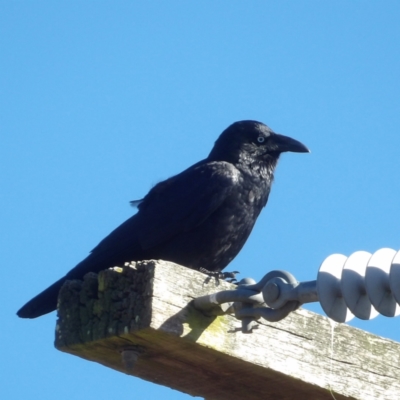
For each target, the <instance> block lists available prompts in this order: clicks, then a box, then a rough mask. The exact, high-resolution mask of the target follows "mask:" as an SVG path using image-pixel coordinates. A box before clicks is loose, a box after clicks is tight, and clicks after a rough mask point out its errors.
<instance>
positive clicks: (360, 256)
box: [340, 251, 379, 320]
mask: <svg viewBox="0 0 400 400" xmlns="http://www.w3.org/2000/svg"><path fill="white" fill-rule="evenodd" d="M370 258H371V253H368V252H366V251H356V252H355V253H353V254H352V255H351V256H350V257H349V258H348V259H347V260H346V263H345V264H344V267H343V271H342V279H341V282H340V285H341V288H342V295H343V298H344V301H345V302H346V304H347V306H348V307H349V309H350V311H351V312H352V313H353V314H354V315H355V316H356V317H357V318H360V319H364V320H368V319H372V318H375V317H376V316H377V315H378V314H379V313H378V311H376V310H375V308H374V307H373V306H372V303H371V301H370V299H369V297H368V295H367V291H366V288H365V271H366V269H367V264H368V261H369V259H370Z"/></svg>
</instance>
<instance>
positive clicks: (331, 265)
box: [317, 254, 354, 322]
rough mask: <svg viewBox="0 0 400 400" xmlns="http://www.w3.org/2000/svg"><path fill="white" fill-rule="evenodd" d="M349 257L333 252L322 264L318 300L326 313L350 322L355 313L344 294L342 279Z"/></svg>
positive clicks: (335, 319) (318, 284) (318, 282)
mask: <svg viewBox="0 0 400 400" xmlns="http://www.w3.org/2000/svg"><path fill="white" fill-rule="evenodd" d="M346 260H347V257H346V256H344V255H343V254H332V255H330V256H329V257H327V258H326V259H325V260H324V262H323V263H322V264H321V267H320V269H319V271H318V277H317V292H318V300H319V302H320V304H321V306H322V308H323V310H324V311H325V313H326V315H327V316H328V317H329V318H331V319H333V320H334V321H336V322H348V321H350V320H351V319H352V318H354V315H353V314H352V313H351V312H350V310H349V309H348V308H347V305H346V303H345V301H344V298H343V296H342V289H341V287H340V280H341V277H342V270H343V267H344V265H345V263H346Z"/></svg>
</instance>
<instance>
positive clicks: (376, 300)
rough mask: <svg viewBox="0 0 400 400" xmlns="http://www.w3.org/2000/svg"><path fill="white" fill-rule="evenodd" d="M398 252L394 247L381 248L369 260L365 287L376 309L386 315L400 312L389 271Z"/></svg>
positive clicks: (392, 315) (389, 315) (391, 315)
mask: <svg viewBox="0 0 400 400" xmlns="http://www.w3.org/2000/svg"><path fill="white" fill-rule="evenodd" d="M395 254H396V251H395V250H393V249H379V250H378V251H376V252H375V253H374V254H373V255H372V257H371V258H370V259H369V261H368V265H367V271H366V273H365V287H366V289H367V294H368V297H369V299H370V300H371V303H372V304H373V305H374V307H375V309H376V310H377V311H378V312H379V313H380V314H382V315H385V316H386V317H396V316H397V315H399V314H400V306H399V305H398V304H397V303H396V299H395V298H394V296H393V293H392V291H391V289H390V283H389V272H390V267H391V265H392V260H393V258H394V256H395Z"/></svg>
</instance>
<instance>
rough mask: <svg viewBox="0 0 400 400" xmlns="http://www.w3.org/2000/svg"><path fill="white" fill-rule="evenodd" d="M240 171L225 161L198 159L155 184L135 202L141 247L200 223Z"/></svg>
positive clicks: (218, 202)
mask: <svg viewBox="0 0 400 400" xmlns="http://www.w3.org/2000/svg"><path fill="white" fill-rule="evenodd" d="M238 182H239V171H238V170H237V169H236V168H235V167H234V166H233V165H232V164H229V163H227V162H208V163H207V162H200V163H198V164H196V165H194V166H192V167H191V168H189V169H187V170H185V171H183V172H182V173H180V174H178V175H175V176H174V177H172V178H169V179H167V180H165V181H163V182H160V183H159V184H157V185H156V186H154V187H153V188H152V189H151V191H150V192H149V193H148V194H147V196H146V197H145V198H144V199H143V202H141V203H140V204H139V205H138V208H139V212H138V215H137V217H138V218H139V219H140V220H141V221H143V223H141V224H140V225H141V227H140V228H141V231H140V233H138V236H137V237H138V239H139V242H140V244H141V246H142V248H143V249H149V248H151V247H153V246H156V245H158V244H160V243H163V242H165V241H167V240H169V239H171V238H172V237H174V236H175V235H177V234H179V233H182V232H188V231H190V230H191V229H194V228H195V227H197V226H198V225H200V224H201V223H202V222H203V221H204V220H205V219H207V217H208V216H209V215H210V214H212V213H213V212H214V211H215V210H216V209H217V208H218V207H219V206H220V205H221V204H222V203H223V202H224V201H225V200H226V198H227V197H228V196H229V194H230V193H231V192H232V190H233V189H234V188H235V186H236V185H237V184H238Z"/></svg>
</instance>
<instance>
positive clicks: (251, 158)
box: [208, 121, 310, 168]
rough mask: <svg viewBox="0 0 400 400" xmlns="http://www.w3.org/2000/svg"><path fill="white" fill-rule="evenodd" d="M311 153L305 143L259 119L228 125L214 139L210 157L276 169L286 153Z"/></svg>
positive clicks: (210, 158)
mask: <svg viewBox="0 0 400 400" xmlns="http://www.w3.org/2000/svg"><path fill="white" fill-rule="evenodd" d="M286 151H291V152H295V153H309V152H310V150H309V149H308V148H307V147H306V146H304V144H302V143H300V142H298V141H297V140H295V139H292V138H290V137H288V136H284V135H280V134H278V133H275V132H274V131H273V130H272V129H271V128H269V127H268V126H267V125H265V124H263V123H261V122H257V121H238V122H235V123H233V124H232V125H230V126H229V127H228V128H226V129H225V130H224V131H223V132H222V133H221V135H220V137H219V138H218V139H217V141H216V142H215V145H214V147H213V149H212V150H211V153H210V155H209V156H208V159H209V160H213V161H227V162H231V163H233V164H251V165H253V164H254V163H266V164H271V167H272V168H274V167H275V165H276V162H277V160H278V158H279V155H280V154H281V153H283V152H286Z"/></svg>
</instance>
